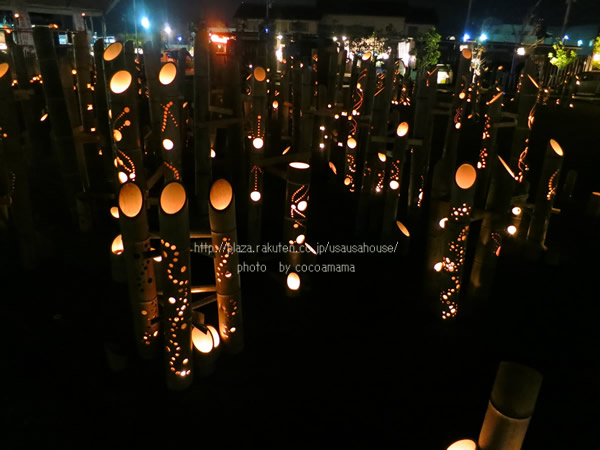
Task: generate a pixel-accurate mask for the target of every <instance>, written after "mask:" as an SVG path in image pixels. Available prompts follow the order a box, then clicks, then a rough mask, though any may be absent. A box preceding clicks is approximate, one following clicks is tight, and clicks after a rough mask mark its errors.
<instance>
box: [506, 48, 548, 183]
mask: <svg viewBox="0 0 600 450" xmlns="http://www.w3.org/2000/svg"><path fill="white" fill-rule="evenodd" d="M535 74H536V66H535V63H534V62H533V60H532V59H531V58H527V60H526V61H525V67H524V69H523V73H522V74H521V76H520V82H519V87H518V89H517V92H518V95H519V97H518V98H519V106H518V111H517V126H516V128H515V132H514V134H513V139H512V144H511V149H510V157H509V160H508V164H509V165H510V167H512V168H513V169H514V171H515V174H516V176H517V179H518V181H519V182H521V181H523V179H524V176H525V172H526V171H527V170H528V167H527V164H526V163H525V160H526V157H527V153H528V152H529V135H530V133H531V128H532V126H533V122H534V119H535V109H536V104H537V101H538V97H539V91H540V87H539V85H538V83H537V82H536V80H535Z"/></svg>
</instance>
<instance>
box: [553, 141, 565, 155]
mask: <svg viewBox="0 0 600 450" xmlns="http://www.w3.org/2000/svg"><path fill="white" fill-rule="evenodd" d="M550 147H552V150H554V153H556V154H557V155H558V156H563V155H564V152H563V149H562V147H561V146H560V145H559V143H558V142H556V141H555V140H554V139H550Z"/></svg>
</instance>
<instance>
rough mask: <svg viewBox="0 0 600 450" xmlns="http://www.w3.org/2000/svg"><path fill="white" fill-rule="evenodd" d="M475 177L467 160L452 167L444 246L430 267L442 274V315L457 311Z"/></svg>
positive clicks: (453, 315)
mask: <svg viewBox="0 0 600 450" xmlns="http://www.w3.org/2000/svg"><path fill="white" fill-rule="evenodd" d="M476 179H477V172H476V170H475V168H474V167H473V166H471V165H470V164H463V165H461V166H460V167H459V168H458V170H457V171H456V175H455V186H454V188H453V190H452V194H451V199H450V211H449V214H448V217H447V220H446V221H445V224H444V226H443V228H444V235H445V243H446V248H445V251H444V254H443V258H442V261H441V262H439V263H436V266H435V267H434V269H435V270H436V271H437V272H441V275H442V283H441V286H442V290H441V292H440V302H441V305H442V319H448V318H451V317H455V316H456V314H457V312H458V297H459V294H460V290H461V284H462V274H463V270H464V264H465V256H466V250H467V238H468V235H469V224H470V221H471V210H472V208H473V206H472V204H473V196H474V194H475V189H474V187H475V181H476ZM442 220H443V219H442Z"/></svg>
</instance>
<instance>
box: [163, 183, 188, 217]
mask: <svg viewBox="0 0 600 450" xmlns="http://www.w3.org/2000/svg"><path fill="white" fill-rule="evenodd" d="M186 199H187V196H186V194H185V188H184V187H183V186H182V185H181V184H180V183H178V182H176V181H174V182H172V183H169V184H167V185H166V186H165V187H164V189H163V191H162V193H161V194H160V207H161V209H162V210H163V211H164V212H165V213H167V214H175V213H178V212H179V211H181V210H182V209H183V207H184V206H185V201H186Z"/></svg>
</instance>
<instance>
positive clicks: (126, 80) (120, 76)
mask: <svg viewBox="0 0 600 450" xmlns="http://www.w3.org/2000/svg"><path fill="white" fill-rule="evenodd" d="M131 81H132V77H131V74H130V73H129V72H127V71H126V70H119V71H118V72H117V73H115V74H114V75H113V77H112V78H111V80H110V90H111V91H112V92H114V93H115V94H122V93H123V92H125V91H126V90H127V89H129V86H131Z"/></svg>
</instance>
